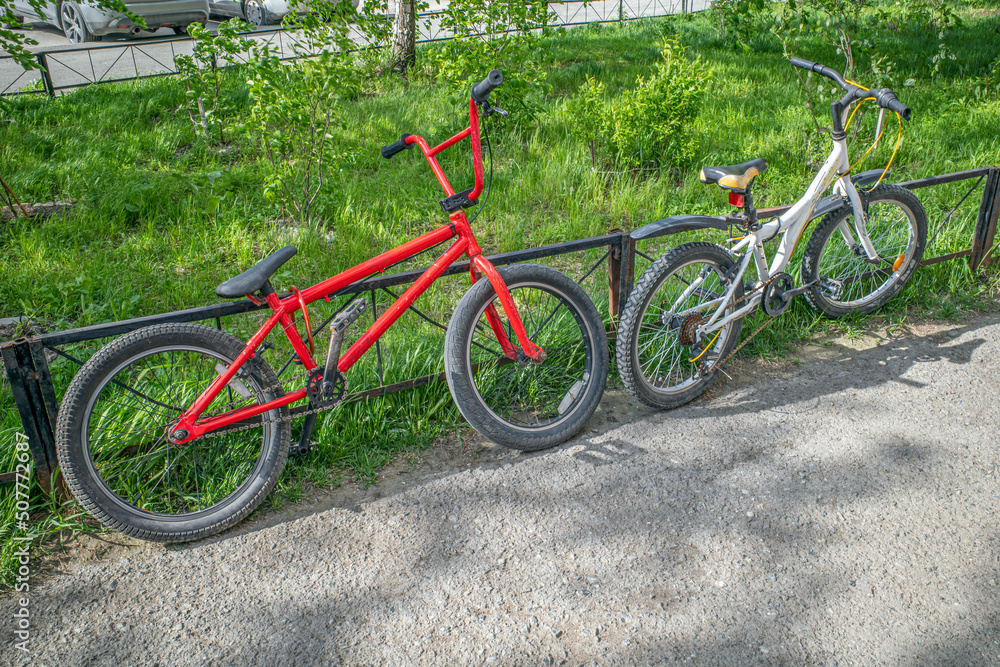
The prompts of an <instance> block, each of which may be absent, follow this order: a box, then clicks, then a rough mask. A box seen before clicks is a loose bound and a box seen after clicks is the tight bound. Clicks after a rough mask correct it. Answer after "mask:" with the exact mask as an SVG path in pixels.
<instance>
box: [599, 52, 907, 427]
mask: <svg viewBox="0 0 1000 667" xmlns="http://www.w3.org/2000/svg"><path fill="white" fill-rule="evenodd" d="M791 63H792V65H794V66H796V67H801V68H803V69H806V70H810V71H812V72H816V73H817V74H820V75H822V76H825V77H828V78H830V79H833V80H834V81H836V82H837V83H838V84H839V85H840V86H841V88H843V89H844V91H845V93H844V96H843V97H842V98H841V99H839V100H836V101H834V102H832V103H831V109H832V113H833V125H832V132H831V135H830V138H831V139H832V140H833V149H832V150H831V152H830V156H829V158H827V160H826V163H824V164H823V166H822V167H821V168H820V170H819V172H818V173H817V174H816V177H815V178H814V179H813V181H812V183H811V184H810V185H809V188H808V189H807V190H806V193H805V195H804V196H803V197H802V198H801V199H800V200H799V201H797V202H796V203H795V204H793V205H792V206H791V207H790V208H788V209H787V211H785V212H784V213H782V214H781V215H779V216H778V217H777V218H775V219H772V220H769V221H767V222H764V219H765V218H764V217H763V216H761V217H758V212H757V210H756V209H755V208H754V205H753V194H752V186H753V182H754V179H755V178H756V177H757V175H758V174H761V173H763V172H764V171H765V170H766V169H767V162H765V161H764V160H762V159H755V160H750V161H749V162H744V163H742V164H737V165H731V166H725V167H706V168H705V169H703V170H702V171H701V182H702V183H715V184H717V185H719V187H721V188H723V189H725V190H728V191H729V202H730V204H732V205H733V206H735V207H737V208H739V209H742V211H740V212H736V213H734V214H732V215H728V216H723V217H712V216H704V215H681V216H674V217H671V218H666V219H664V220H659V221H657V222H654V223H651V224H649V225H646V226H645V227H642V228H640V229H637V230H635V231H634V232H632V234H631V236H632V237H633V238H635V239H643V238H649V237H653V236H660V235H663V234H671V233H678V232H682V231H688V230H691V229H700V228H716V229H722V230H730V229H733V228H734V227H735V228H737V229H739V230H740V231H741V233H742V236H738V235H735V238H731V242H736V243H735V245H732V247H731V248H728V249H727V248H726V247H723V246H721V245H716V244H712V243H704V242H695V243H686V244H684V245H680V246H678V247H676V248H673V249H672V250H670V251H668V252H667V253H666V254H664V255H663V256H662V257H660V258H659V259H657V260H656V261H655V262H654V263H653V264H652V266H650V267H649V269H648V270H647V271H646V272H645V273H644V274H643V276H642V278H641V279H640V280H639V281H638V283H636V286H635V288H634V289H633V291H632V293H631V295H630V296H629V298H628V302H627V303H626V305H625V309H624V312H623V313H622V317H621V322H620V326H619V333H618V341H617V349H618V368H619V372H620V374H621V378H622V382H623V383H624V384H625V387H626V388H628V390H629V391H631V392H632V394H634V395H635V396H636V397H637V398H638V399H640V400H641V401H643V402H644V403H647V404H649V405H652V406H654V407H661V408H672V407H676V406H679V405H683V404H684V403H687V402H688V401H691V400H692V399H694V398H695V397H697V396H698V395H700V394H701V393H702V392H704V391H705V390H706V389H707V388H708V387H709V385H711V384H712V382H713V381H714V380H715V379H716V378H717V377H718V375H719V370H720V369H721V367H722V365H723V364H724V363H725V362H726V361H727V360H728V359H729V358H730V357H731V356H732V355H734V354H735V353H736V352H737V351H739V347H737V346H736V343H737V340H738V339H739V335H740V329H741V327H742V324H743V318H744V317H746V316H747V315H749V314H751V313H752V312H753V311H754V310H755V309H756V308H757V307H758V306H759V307H760V308H761V309H762V310H763V311H764V312H765V313H766V314H767V315H769V316H770V318H774V317H777V316H778V315H780V314H782V313H783V312H785V310H786V309H787V308H788V306H789V305H790V304H791V300H792V298H793V297H795V296H797V295H799V294H804V295H805V297H806V299H807V300H808V302H809V304H810V305H811V306H812V307H813V308H814V309H815V310H816V311H818V312H820V313H823V314H825V315H827V316H831V317H842V316H844V315H847V314H849V313H854V312H860V313H869V312H871V311H873V310H875V309H877V308H880V307H881V306H883V305H884V304H885V303H886V302H887V301H889V299H891V298H892V297H893V296H894V295H895V294H896V293H898V292H899V290H901V289H902V288H903V286H904V285H905V284H906V282H907V281H908V280H909V279H910V277H911V276H912V275H913V271H914V269H916V267H917V263H918V262H919V261H920V259H921V256H922V255H923V252H924V244H925V241H926V238H927V215H926V214H925V213H924V208H923V206H922V205H921V204H920V200H919V199H917V197H916V196H914V195H913V193H911V192H910V191H909V190H906V189H905V188H902V187H899V186H894V185H881V181H882V179H883V177H884V176H885V173H886V172H887V171H888V169H889V165H887V166H886V168H885V169H879V170H873V171H869V172H864V173H862V174H858V175H855V176H851V173H850V172H851V163H850V160H849V158H848V151H847V134H846V132H845V127H849V126H850V123H851V120H852V118H853V112H852V113H851V115H850V116H849V115H848V113H849V112H851V107H852V106H854V105H855V103H859V104H858V105H857V106H854V111H857V109H858V108H859V107H860V103H861V102H864V101H868V100H873V101H874V102H875V103H876V104H877V105H878V106H879V107H880V112H879V119H878V125H877V127H876V131H875V136H876V141H875V144H873V147H874V145H876V144H877V143H878V139H880V138H881V135H882V133H883V132H884V130H885V122H884V121H885V119H886V112H887V111H889V112H892V113H894V114H895V115H896V119H897V123H898V124H899V129H900V138H902V120H903V119H905V120H907V121H908V120H909V119H910V109H909V108H908V107H906V106H905V105H904V104H902V103H901V102H900V101H899V100H898V99H897V98H896V94H895V93H894V92H893V91H891V90H889V89H888V88H881V89H876V90H869V89H868V88H865V87H863V86H861V85H859V84H856V83H854V82H853V81H847V80H845V79H844V77H842V76H841V75H840V74H839V73H837V72H836V71H834V70H832V69H830V68H829V67H824V66H823V65H819V64H816V63H812V62H809V61H807V60H802V59H801V58H792V59H791ZM898 148H899V140H897V142H896V149H897V150H898ZM869 151H871V149H869ZM866 155H867V153H866ZM893 157H895V151H894V152H893ZM863 158H864V156H862V159H863ZM891 162H892V160H891V159H890V165H891ZM873 182H874V186H873V187H872V188H870V189H868V190H862V191H860V192H859V191H858V189H857V188H856V186H866V185H871V184H872V183H873ZM831 185H832V186H833V195H832V196H828V197H824V196H823V195H824V193H826V192H827V190H828V189H829V188H830V186H831ZM820 216H823V218H822V220H821V222H820V223H819V225H818V226H817V227H816V229H815V231H814V232H813V234H812V236H811V237H810V239H809V243H808V245H807V246H806V250H805V254H804V256H803V258H802V270H801V277H800V285H799V286H798V287H796V286H795V280H794V278H793V277H792V276H791V275H789V274H788V273H785V272H784V270H785V267H786V266H787V265H788V262H789V261H790V260H791V257H792V253H793V252H794V251H795V246H796V245H797V244H798V242H799V239H800V238H801V236H802V233H803V232H804V231H805V228H806V227H807V226H808V224H809V222H810V221H812V220H814V219H816V218H818V217H820ZM780 234H784V236H783V237H782V238H781V239H780V241H779V242H778V248H777V251H776V253H775V255H774V259H773V261H772V262H771V264H770V266H768V263H767V258H766V255H765V254H764V247H763V244H764V243H765V242H766V241H769V240H771V239H775V238H776V237H778V236H779V235H780ZM737 241H738V242H737ZM751 262H753V264H754V266H755V268H756V270H757V280H756V281H753V282H744V274H745V273H746V271H747V269H748V268H749V266H750V263H751ZM769 321H770V319H768V320H765V322H764V324H763V325H761V327H760V328H758V329H757V331H754V332H753V334H751V336H750V338H752V337H753V336H754V335H756V334H757V332H759V331H760V329H762V328H763V327H764V326H765V325H766V324H767V323H768V322H769ZM747 340H749V338H748V339H747ZM746 342H747V341H746V340H745V341H744V343H743V344H741V345H740V347H742V345H745V344H746Z"/></svg>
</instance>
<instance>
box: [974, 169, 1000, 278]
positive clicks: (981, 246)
mask: <svg viewBox="0 0 1000 667" xmlns="http://www.w3.org/2000/svg"><path fill="white" fill-rule="evenodd" d="M998 215H1000V167H993V168H992V169H990V172H989V173H988V174H987V175H986V179H985V181H984V183H983V199H982V202H981V203H980V204H979V217H977V218H976V229H975V231H974V232H973V234H972V253H971V254H970V255H969V265H970V266H971V267H972V270H973V271H978V270H979V268H980V267H983V266H987V265H989V263H990V261H991V260H992V258H991V257H990V254H991V252H992V250H993V241H994V239H995V238H996V233H997V216H998Z"/></svg>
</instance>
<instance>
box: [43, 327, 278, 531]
mask: <svg viewBox="0 0 1000 667" xmlns="http://www.w3.org/2000/svg"><path fill="white" fill-rule="evenodd" d="M243 348H244V343H243V342H241V341H240V340H238V339H236V338H234V337H233V336H230V335H229V334H226V333H223V332H221V331H218V330H216V329H210V328H208V327H204V326H201V325H196V324H161V325H156V326H152V327H147V328H145V329H140V330H138V331H134V332H132V333H129V334H126V335H125V336H122V337H121V338H118V339H117V340H115V341H113V342H111V343H110V344H108V345H107V346H105V347H103V348H101V349H100V350H99V351H98V352H97V354H95V355H94V356H93V357H91V359H90V360H89V361H88V362H87V363H86V364H84V366H83V368H82V369H81V370H80V372H79V373H78V374H77V376H76V377H75V378H74V379H73V382H72V383H71V384H70V386H69V388H68V389H67V390H66V394H65V396H64V397H63V401H62V405H61V407H60V409H59V418H58V421H57V423H56V446H57V453H58V457H59V465H60V467H61V469H62V472H63V475H64V476H65V478H66V482H67V484H68V485H69V488H70V490H71V491H72V492H73V495H74V496H76V498H77V500H79V501H80V503H81V504H82V505H83V506H84V508H86V510H87V511H88V512H90V513H91V514H92V515H93V516H95V517H96V518H97V519H99V520H100V521H101V522H102V523H104V524H105V525H106V526H108V527H110V528H113V529H115V530H117V531H120V532H122V533H125V534H126V535H131V536H133V537H138V538H141V539H145V540H153V541H157V542H184V541H188V540H196V539H199V538H202V537H207V536H209V535H213V534H215V533H218V532H220V531H222V530H225V529H226V528H228V527H230V526H232V525H234V524H236V523H237V522H239V521H241V520H242V519H243V518H244V517H246V516H247V515H248V514H249V513H250V512H251V511H253V509H254V508H256V507H257V506H258V505H259V504H260V503H261V502H262V501H263V500H264V498H266V497H267V496H268V494H270V493H271V490H272V489H273V488H274V485H275V484H276V483H277V481H278V477H279V476H280V475H281V471H282V469H283V468H284V465H285V460H286V459H287V457H288V445H289V424H288V421H287V419H288V416H289V412H288V408H287V407H283V408H280V409H276V410H271V411H269V412H267V413H264V415H262V417H263V420H264V423H259V424H257V425H256V426H255V427H254V428H251V429H248V430H243V431H240V432H235V433H229V434H224V435H219V436H215V437H212V436H210V435H209V436H206V437H203V438H199V439H198V440H194V441H191V442H189V443H186V444H184V445H180V446H176V445H171V444H169V443H167V442H166V440H165V438H164V434H165V429H166V427H167V425H168V424H170V423H171V421H173V420H174V419H176V418H177V416H179V415H180V413H181V412H182V411H183V410H184V409H186V408H187V407H188V406H189V405H190V404H191V403H193V401H194V399H195V398H196V397H197V396H198V395H199V394H200V393H201V392H202V391H203V390H204V389H205V388H206V387H207V386H208V384H209V382H210V381H211V380H212V379H213V378H214V377H216V376H217V375H218V373H219V372H220V370H221V369H224V368H225V367H226V366H227V365H228V364H229V363H231V362H232V360H233V359H235V358H236V357H237V356H238V355H239V353H240V352H241V351H242V350H243ZM282 395H284V393H283V392H282V390H281V388H280V386H279V385H278V378H277V377H276V376H275V374H274V371H273V370H271V368H270V367H269V366H268V365H267V364H266V363H265V362H264V361H262V360H261V359H260V358H259V357H258V358H254V359H251V360H250V361H248V362H247V363H246V364H244V366H243V368H241V369H240V372H239V373H238V374H237V376H236V378H234V379H233V381H232V382H230V385H229V386H228V387H227V388H226V390H224V391H223V392H222V393H220V394H219V396H218V397H217V398H216V400H215V401H214V402H213V403H212V404H211V405H210V406H209V408H208V410H206V411H205V413H204V416H209V415H211V414H213V413H218V412H223V411H225V410H229V409H233V408H237V407H242V406H244V405H251V404H254V403H259V402H263V401H268V400H273V399H275V398H279V397H281V396H282ZM276 420H284V421H280V422H279V421H276ZM268 422H270V423H268ZM154 438H155V439H154ZM150 441H151V442H150ZM199 466H201V467H200V468H199ZM164 482H165V483H164Z"/></svg>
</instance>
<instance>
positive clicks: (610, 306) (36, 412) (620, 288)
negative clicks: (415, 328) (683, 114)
mask: <svg viewBox="0 0 1000 667" xmlns="http://www.w3.org/2000/svg"><path fill="white" fill-rule="evenodd" d="M970 182H971V185H970V186H969V187H965V183H970ZM951 183H962V184H963V185H962V186H960V187H959V188H958V189H957V192H958V193H960V195H961V196H960V197H959V198H958V201H957V202H956V203H954V205H947V206H946V205H945V203H944V202H939V201H936V202H935V204H934V207H933V208H931V209H930V210H929V211H928V213H929V217H930V219H931V230H932V232H931V236H929V237H928V238H929V241H933V239H934V238H936V237H938V235H939V233H940V232H941V230H942V229H945V230H947V229H948V226H949V225H950V224H954V221H955V219H956V218H955V212H956V211H958V210H961V207H963V206H966V207H969V208H971V207H972V206H974V204H975V203H976V202H977V199H976V198H975V197H973V195H974V194H976V193H979V198H978V203H979V206H978V211H977V212H976V217H975V225H974V228H973V230H972V238H971V241H970V247H968V248H966V249H963V250H960V251H957V252H949V253H946V254H943V255H937V256H932V257H925V258H924V259H923V261H922V262H921V266H926V265H929V264H935V263H938V262H943V261H948V260H953V259H958V258H962V257H968V261H969V264H970V266H971V267H972V268H973V270H978V269H979V268H980V267H982V266H984V265H986V264H988V263H989V261H990V260H991V259H992V256H993V253H994V252H996V250H997V245H994V242H995V239H996V229H997V219H998V215H1000V167H980V168H977V169H969V170H966V171H960V172H955V173H950V174H943V175H940V176H932V177H929V178H921V179H917V180H912V181H906V182H903V183H899V185H902V186H904V187H907V188H909V189H921V188H929V187H940V186H944V185H947V184H951ZM786 209H787V207H776V208H774V209H770V211H771V213H772V214H773V213H775V212H778V213H780V212H781V211H782V210H786ZM935 213H937V214H938V215H937V216H935ZM963 226H964V224H963ZM958 231H959V232H960V233H961V232H962V230H958ZM647 242H648V241H640V243H647ZM998 245H1000V244H998ZM931 247H932V246H931V243H928V248H929V249H930V248H931ZM595 249H598V250H603V252H602V254H600V257H599V258H598V259H597V260H596V262H595V261H593V260H592V259H591V260H588V261H584V262H582V263H581V262H579V261H577V262H575V263H574V266H578V267H581V266H585V267H586V271H585V272H584V273H582V275H581V277H580V278H578V282H580V283H583V282H584V281H585V280H590V281H594V280H595V277H596V276H599V275H604V274H603V273H602V272H599V271H598V268H600V266H601V265H603V264H605V263H606V266H607V271H606V276H607V289H608V293H607V294H608V296H607V299H608V301H607V313H608V318H609V321H608V326H609V329H610V331H609V334H610V335H611V336H614V333H615V323H616V322H617V317H618V314H619V312H620V308H621V306H622V305H623V304H624V303H625V302H626V300H627V299H628V295H629V291H630V290H631V288H632V285H633V277H634V273H635V261H636V257H642V258H645V259H647V260H649V261H651V260H652V259H653V258H652V257H651V256H650V255H648V254H646V253H643V252H642V251H640V250H639V249H638V248H637V247H636V240H635V239H633V238H631V236H630V235H629V234H628V233H627V232H620V231H617V230H616V231H613V232H611V233H609V234H605V235H602V236H595V237H591V238H585V239H579V240H574V241H567V242H565V243H557V244H553V245H547V246H543V247H540V248H531V249H527V250H519V251H516V252H510V253H504V254H501V255H494V256H492V257H490V261H491V262H493V263H494V264H495V265H498V266H502V265H507V264H514V263H517V262H527V261H536V260H541V259H546V258H554V257H559V256H562V255H568V254H572V253H580V252H585V251H593V250H595ZM581 270H583V269H582V268H581ZM467 271H468V263H466V262H462V263H456V264H455V265H453V266H452V267H450V268H449V269H448V270H447V271H446V272H445V274H444V275H446V276H448V275H456V274H460V273H464V272H467ZM421 273H422V271H420V270H416V271H406V272H402V273H397V274H393V275H389V276H380V277H374V278H371V279H368V280H364V281H360V282H357V283H354V284H352V285H350V286H348V287H345V288H344V289H342V290H340V291H338V292H337V293H335V294H334V295H331V297H334V296H336V297H345V298H344V300H343V304H342V305H341V308H342V307H344V306H346V304H347V303H348V301H349V300H350V298H351V297H353V298H356V295H359V294H362V295H366V298H368V299H371V306H372V312H373V313H374V312H375V310H376V308H377V301H376V295H377V294H378V293H379V292H381V293H384V294H388V295H389V296H390V297H391V298H393V299H394V298H395V296H396V293H395V292H394V291H392V289H391V288H393V287H396V286H399V285H405V284H409V283H412V282H413V281H414V280H416V278H417V277H418V276H419V275H420V274H421ZM603 289H604V288H603V285H601V286H600V288H599V290H598V291H602V290H603ZM590 293H591V294H592V295H595V294H596V292H595V290H594V289H593V288H592V289H590ZM598 305H599V306H600V307H601V309H602V310H603V299H599V300H598ZM265 308H266V306H257V305H255V304H253V303H251V302H250V301H238V302H234V303H224V304H217V305H212V306H205V307H201V308H190V309H187V310H180V311H175V312H170V313H162V314H158V315H150V316H148V317H139V318H134V319H130V320H124V321H121V322H110V323H107V324H98V325H94V326H89V327H83V328H79V329H70V330H67V331H55V332H51V333H44V334H40V335H36V336H31V337H24V338H18V339H16V340H13V341H10V342H7V343H4V344H2V345H0V356H2V358H3V365H4V369H5V371H6V373H7V377H8V379H9V380H10V385H11V390H12V394H13V398H14V403H15V405H16V406H17V410H18V414H19V416H20V419H21V424H22V428H23V433H24V435H25V436H26V437H27V440H28V444H29V447H30V449H31V454H32V456H33V457H34V460H35V465H36V470H37V471H38V473H39V474H40V475H41V477H40V481H41V482H42V483H43V488H48V476H49V475H50V474H51V471H53V470H54V469H55V467H56V465H57V461H56V451H55V430H54V424H55V421H56V414H57V411H58V403H57V391H56V387H55V386H54V383H53V379H52V373H51V371H50V368H49V363H48V359H47V355H51V354H55V355H59V356H62V357H64V358H66V359H69V360H70V361H71V362H73V363H75V364H82V363H84V360H83V359H78V358H76V357H75V356H74V355H72V354H70V353H68V352H66V351H65V350H64V349H63V347H64V346H66V345H71V344H75V343H84V342H87V341H97V340H100V339H104V338H109V337H113V336H119V335H122V334H125V333H128V332H130V331H135V330H137V329H141V328H143V327H146V326H150V325H153V324H163V323H169V322H202V321H211V322H214V323H215V324H216V326H218V327H219V328H222V318H227V317H233V316H236V315H240V314H244V313H250V312H253V311H258V310H262V309H265ZM410 310H411V311H413V312H414V313H415V315H416V316H418V317H420V318H422V319H423V320H424V321H426V322H428V323H430V324H431V325H432V326H434V327H435V328H438V329H441V330H444V329H445V328H446V326H445V325H444V324H443V323H442V322H440V321H438V320H436V319H435V318H434V317H432V316H430V315H428V314H427V313H425V312H423V311H421V310H418V309H417V308H416V307H415V306H411V307H410ZM338 312H339V309H338ZM335 314H336V312H334V313H333V314H331V315H330V317H329V318H327V320H326V321H325V322H323V323H321V324H320V325H319V326H318V327H316V328H315V329H316V330H315V332H314V333H318V332H320V331H321V330H322V329H323V328H324V326H325V325H326V323H327V322H329V320H330V319H332V318H333V316H334V315H335ZM375 354H376V356H377V359H378V366H377V369H378V370H377V378H378V379H377V386H375V387H373V388H370V389H364V390H362V391H359V392H356V393H354V394H351V395H350V396H349V397H348V399H349V400H360V399H364V398H370V397H373V396H384V395H386V394H390V393H393V392H397V391H403V390H406V389H412V388H414V387H418V386H422V385H425V384H428V383H430V382H434V381H437V380H441V379H442V377H443V376H442V374H440V373H432V374H425V375H421V376H419V377H413V378H407V379H404V380H397V381H395V382H386V379H385V377H384V375H383V373H382V355H383V350H382V346H381V341H380V342H379V343H378V344H377V345H376V349H375ZM292 360H293V359H292V357H289V359H288V360H287V361H286V362H285V364H284V366H283V367H282V368H281V370H280V371H279V373H280V372H284V371H285V370H286V369H287V368H288V367H289V364H291V363H292ZM12 479H13V473H3V474H0V482H2V481H10V480H12Z"/></svg>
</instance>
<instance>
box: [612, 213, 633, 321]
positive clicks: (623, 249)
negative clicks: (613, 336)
mask: <svg viewBox="0 0 1000 667" xmlns="http://www.w3.org/2000/svg"><path fill="white" fill-rule="evenodd" d="M619 231H620V230H618V229H612V230H611V231H610V232H609V233H615V232H619ZM608 249H609V250H610V251H611V254H610V255H608V314H609V315H610V317H611V330H612V332H615V331H617V330H618V319H619V318H620V317H621V311H622V308H624V306H625V302H626V301H628V295H629V292H631V291H632V283H633V281H634V276H635V239H633V238H632V237H631V236H629V234H628V232H622V233H621V235H620V236H619V240H618V243H616V244H614V245H611V246H608Z"/></svg>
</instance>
